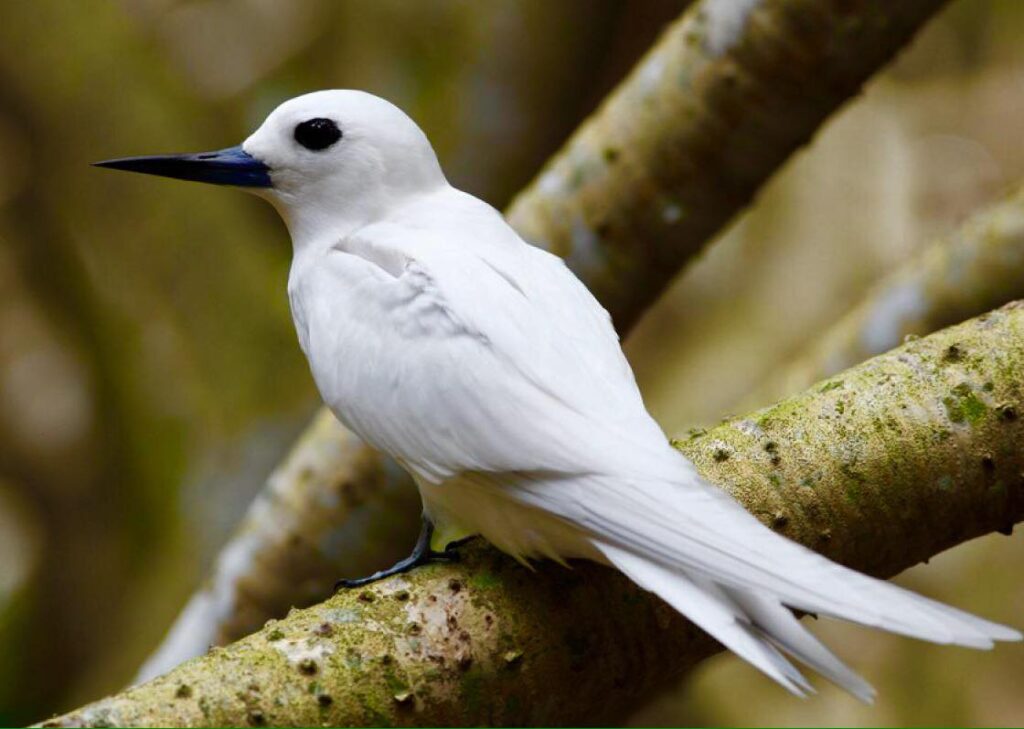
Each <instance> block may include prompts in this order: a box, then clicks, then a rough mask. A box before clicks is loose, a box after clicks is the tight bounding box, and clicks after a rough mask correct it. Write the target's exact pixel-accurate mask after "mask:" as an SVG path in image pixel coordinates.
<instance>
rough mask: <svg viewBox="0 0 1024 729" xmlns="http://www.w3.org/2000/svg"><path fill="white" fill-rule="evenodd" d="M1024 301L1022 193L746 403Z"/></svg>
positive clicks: (890, 279) (868, 302) (966, 229)
mask: <svg viewBox="0 0 1024 729" xmlns="http://www.w3.org/2000/svg"><path fill="white" fill-rule="evenodd" d="M1021 297H1024V186H1020V187H1018V188H1017V189H1015V190H1014V191H1013V192H1012V193H1010V194H1009V195H1007V196H1006V197H1004V198H1003V199H1002V200H1000V201H998V202H996V203H995V204H993V205H990V206H989V207H987V208H985V209H983V210H981V211H979V212H977V213H975V214H974V215H972V216H971V217H970V218H969V219H968V220H967V221H966V222H965V223H964V224H963V225H961V226H960V227H959V228H958V229H956V230H955V231H953V232H952V233H950V234H949V235H948V236H946V237H945V238H942V239H940V240H939V241H938V242H936V243H935V244H933V245H931V246H929V247H928V248H926V249H924V250H923V251H921V252H920V253H919V254H917V255H915V256H913V257H912V258H911V259H910V260H909V261H907V262H906V263H905V264H903V265H902V266H900V268H898V269H897V270H896V271H894V272H893V273H891V274H890V275H888V276H886V277H885V278H884V279H882V280H881V281H879V282H878V283H877V284H876V285H875V286H873V287H872V288H871V290H870V291H868V292H867V294H866V295H865V296H864V298H863V299H862V300H861V301H860V303H858V304H857V305H856V306H855V307H854V308H853V309H851V310H850V311H849V312H848V313H847V314H846V315H845V316H844V317H843V318H842V319H840V320H839V321H838V322H836V323H835V324H834V325H833V326H832V327H830V328H829V329H828V330H827V331H826V332H825V333H824V334H823V335H822V336H821V337H819V338H818V339H817V340H816V341H814V342H813V343H812V344H811V345H810V346H809V347H808V348H807V349H806V350H805V351H804V352H802V353H800V354H798V355H797V356H796V357H794V358H793V360H792V361H791V362H789V364H787V365H786V366H784V367H782V368H779V369H777V370H775V371H773V372H772V373H771V375H769V377H768V378H767V379H766V380H765V381H764V382H763V383H761V384H760V385H759V386H758V387H757V388H756V390H755V391H754V392H753V393H751V394H750V395H749V396H748V397H747V398H745V400H744V402H745V403H746V407H747V408H749V407H757V406H759V405H762V404H764V403H767V402H771V401H772V400H776V399H778V398H780V397H784V396H786V395H788V394H791V393H794V392H799V391H800V390H802V389H804V388H805V387H807V386H809V385H810V384H811V383H812V382H816V381H818V380H820V379H823V378H825V377H829V376H831V375H833V374H835V373H836V372H839V371H840V370H843V369H846V368H847V367H851V366H853V365H855V364H857V363H858V362H863V361H864V360H865V359H867V358H868V357H873V356H875V355H876V354H880V353H882V352H886V351H888V350H890V349H892V348H893V347H895V346H897V345H898V344H899V343H900V342H902V341H903V340H904V339H905V338H906V337H915V336H923V335H925V334H930V333H931V332H934V331H937V330H938V329H941V328H942V327H946V326H950V325H951V324H955V323H957V322H960V321H964V320H965V319H969V318H970V317H972V316H977V315H979V314H981V313H982V312H985V311H990V310H991V309H994V308H996V307H997V306H1001V305H1003V304H1005V303H1006V302H1008V301H1014V300H1016V299H1019V298H1021Z"/></svg>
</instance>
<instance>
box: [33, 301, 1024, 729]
mask: <svg viewBox="0 0 1024 729" xmlns="http://www.w3.org/2000/svg"><path fill="white" fill-rule="evenodd" d="M1021 372H1024V305H1020V304H1015V305H1009V306H1006V307H1004V308H1002V309H1000V310H997V311H995V312H992V313H991V314H988V315H985V316H982V317H980V318H978V319H975V320H972V321H969V322H966V323H964V324H962V325H959V326H956V327H952V328H950V329H947V330H944V331H942V332H940V333H938V334H934V335H932V336H930V337H928V338H925V339H920V340H917V341H913V342H910V343H908V344H906V345H904V346H903V347H900V348H899V349H897V350H894V351H893V352H891V353H889V354H886V355H883V356H880V357H877V358H875V359H873V360H870V361H868V362H866V363H864V364H862V365H860V366H858V367H856V368H854V369H851V370H849V371H847V372H845V373H843V374H842V375H839V376H837V377H835V378H833V379H830V380H827V381H825V382H823V383H820V384H818V385H817V386H815V387H813V388H811V389H810V390H808V391H806V392H804V393H803V394H801V395H797V396H796V397H793V398H791V399H789V400H785V401H783V402H781V403H778V404H777V405H774V406H772V407H768V408H765V409H763V410H759V411H757V412H754V413H752V414H750V415H747V416H744V417H740V418H735V419H733V420H730V421H727V422H725V423H723V424H721V425H719V426H718V427H716V428H713V429H711V430H709V431H707V432H705V433H700V434H695V435H693V436H691V437H690V438H688V439H686V440H683V441H677V442H676V443H675V445H676V446H677V447H678V448H679V449H680V450H681V451H682V452H683V453H685V454H686V455H687V456H688V457H689V458H690V459H691V460H693V461H694V463H696V465H697V467H698V469H699V470H700V471H701V473H702V474H703V475H704V476H705V477H706V478H708V479H709V480H711V481H713V482H714V483H716V484H718V485H719V486H721V487H722V488H725V489H727V490H728V491H729V492H730V493H731V494H733V496H735V497H736V498H737V499H739V500H740V501H741V502H742V503H743V504H744V505H745V506H746V507H747V508H748V509H749V510H750V511H751V512H753V513H754V514H756V515H757V516H758V518H760V519H761V520H762V521H763V522H765V523H766V524H768V525H769V526H771V527H772V528H774V529H776V530H778V531H779V532H781V533H783V534H785V535H786V536H788V537H790V538H792V539H795V540H797V541H799V542H801V543H803V544H805V545H807V546H809V547H811V548H813V549H816V550H818V551H820V552H822V553H824V554H826V555H828V556H829V557H831V558H832V559H834V560H837V561H839V562H842V563H843V564H846V565H849V566H851V567H854V568H856V569H860V570H863V571H866V572H869V573H871V574H874V575H877V576H880V577H888V576H891V575H893V574H896V573H897V572H899V571H901V570H903V569H905V568H907V567H909V566H911V565H913V564H916V563H918V562H920V561H922V560H926V559H928V558H929V557H930V556H932V555H935V554H937V553H938V552H941V551H943V550H945V549H947V548H949V547H951V546H953V545H955V544H958V543H960V542H962V541H964V540H967V539H971V538H973V537H976V536H979V535H982V534H986V533H989V532H992V531H1002V532H1007V533H1008V532H1009V531H1010V529H1011V528H1012V525H1013V524H1014V523H1016V522H1017V521H1019V520H1020V519H1022V518H1024V478H1022V475H1021V474H1022V473H1024V449H1021V448H1020V443H1021V439H1022V437H1024V420H1021V418H1020V413H1021V408H1022V407H1024V392H1022V389H1021V380H1020V373H1021ZM718 650H720V647H719V646H718V645H717V644H715V643H714V642H713V641H711V640H710V639H709V638H708V637H707V636H706V635H704V634H703V633H701V632H700V631H698V630H697V629H695V628H694V627H693V626H692V625H691V624H689V623H688V622H687V621H686V620H685V619H683V618H681V617H680V616H678V615H677V614H676V613H674V612H673V611H672V610H670V609H669V608H668V607H667V606H666V605H664V604H663V603H661V602H660V601H659V600H658V599H657V598H655V597H653V596H652V595H650V594H647V593H643V592H641V591H640V590H639V589H638V588H636V587H634V586H633V585H632V584H630V583H629V582H628V581H627V580H626V579H625V578H623V577H622V576H621V575H619V574H617V573H615V572H613V571H611V570H608V569H605V568H603V567H600V566H597V565H593V564H589V563H577V564H575V565H574V566H573V569H571V570H566V569H564V568H562V567H559V566H557V565H554V564H550V563H543V564H540V565H538V567H537V570H536V571H530V570H527V569H525V568H523V567H522V566H520V565H518V564H516V563H515V562H514V561H513V560H511V559H510V558H508V557H505V556H503V555H502V554H500V553H499V552H497V551H495V550H494V549H493V548H491V547H488V546H487V545H485V544H482V543H479V542H478V543H476V544H474V545H472V546H467V548H465V550H464V559H463V561H462V562H461V563H459V564H437V565H431V566H427V567H422V568H418V569H416V570H414V571H413V572H411V573H409V574H407V575H405V576H399V577H394V578H391V579H388V580H385V581H383V582H380V583H376V584H375V585H373V586H371V587H368V588H366V589H356V590H345V591H342V592H340V593H338V594H337V595H335V596H334V597H332V598H330V599H329V600H327V601H326V602H324V603H322V604H320V605H317V606H315V607H312V608H309V609H306V610H296V611H294V612H292V613H290V614H289V615H288V617H286V618H285V619H283V620H280V621H271V622H270V623H268V624H267V625H266V626H265V627H264V628H263V629H262V630H260V631H259V632H257V633H256V634H254V635H251V636H249V637H247V638H245V639H243V640H242V641H239V642H238V643H235V644H232V645H230V646H228V647H226V648H220V649H214V650H213V651H211V652H210V653H209V654H208V655H206V656H204V657H201V658H197V659H194V660H192V661H189V662H188V663H185V664H183V665H182V666H180V667H179V668H177V669H175V670H174V671H172V672H171V673H169V674H167V675H165V676H163V677H160V678H157V679H155V680H153V681H151V682H149V683H147V684H144V685H142V686H138V687H136V688H133V689H130V690H128V691H126V692H124V693H122V694H120V695H117V696H113V697H110V698H107V699H104V700H102V701H99V702H97V703H94V704H91V705H89V706H86V707H84V708H82V709H80V710H78V711H74V712H72V713H70V714H67V715H65V716H62V717H59V718H57V719H55V720H53V721H52V722H48V723H47V725H49V726H127V725H131V726H225V725H236V726H237V725H243V724H246V723H248V724H251V725H262V724H267V725H306V726H312V725H314V724H317V725H320V724H327V725H333V726H350V725H360V726H369V725H376V726H386V725H427V726H448V725H458V726H477V725H495V724H502V725H503V724H511V725H523V726H525V725H541V726H553V725H562V724H594V723H600V722H608V721H614V720H615V719H616V718H619V717H622V716H624V715H625V714H626V713H628V712H629V711H630V710H631V709H634V708H636V707H637V706H638V705H639V704H640V703H641V702H642V701H643V700H644V699H645V698H647V697H649V695H650V694H651V693H652V692H653V691H655V690H657V689H659V688H662V687H664V686H666V685H668V684H670V683H671V682H673V681H675V680H677V679H678V677H679V675H680V674H681V673H682V672H684V671H685V670H686V669H688V668H690V667H691V666H693V665H694V664H695V663H697V662H698V661H700V660H702V659H703V658H706V657H707V656H709V655H711V654H713V653H715V652H716V651H718ZM567 697H572V698H571V700H568V698H567Z"/></svg>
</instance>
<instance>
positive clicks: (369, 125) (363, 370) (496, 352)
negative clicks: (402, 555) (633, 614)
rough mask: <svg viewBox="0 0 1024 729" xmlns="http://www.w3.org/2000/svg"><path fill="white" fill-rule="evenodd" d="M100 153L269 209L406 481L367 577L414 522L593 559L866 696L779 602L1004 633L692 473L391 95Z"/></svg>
mask: <svg viewBox="0 0 1024 729" xmlns="http://www.w3.org/2000/svg"><path fill="white" fill-rule="evenodd" d="M100 164H101V165H102V166H107V167H113V168H117V169H126V170H131V171H136V172H145V173H149V174H157V175H163V176H168V177H177V178H181V179H188V180H197V181H202V182H213V183H218V184H226V185H234V186H238V187H243V188H246V189H248V190H250V191H253V192H255V193H256V194H258V195H260V196H262V197H264V198H266V199H267V200H269V201H270V202H271V203H272V204H273V205H274V207H275V208H276V209H277V210H278V212H279V213H280V214H281V216H282V217H283V218H284V221H285V223H286V224H287V226H288V230H289V232H290V234H291V238H292V243H293V248H294V257H293V261H292V266H291V271H290V274H289V277H288V297H289V300H290V303H291V308H292V314H293V317H294V320H295V328H296V330H297V332H298V338H299V342H300V344H301V346H302V350H303V351H304V352H305V354H306V357H307V358H308V359H309V364H310V369H311V370H312V373H313V377H314V379H315V380H316V384H317V387H318V388H319V390H320V394H321V395H322V397H323V399H324V401H325V402H326V403H327V405H328V406H329V407H330V408H331V410H332V411H333V412H334V414H335V415H336V416H337V417H338V418H339V419H340V420H341V421H342V422H343V423H344V424H345V425H347V426H348V427H349V428H351V429H352V430H353V431H354V432H355V433H357V434H358V435H359V436H360V437H362V438H363V439H364V440H365V441H366V442H368V443H370V444H371V445H373V446H374V447H376V448H378V449H380V450H381V451H384V452H385V453H388V454H390V455H391V456H393V457H394V458H395V459H396V460H397V461H398V462H399V463H400V464H401V465H402V466H403V467H405V468H406V469H408V471H409V472H410V473H411V474H412V476H413V478H414V479H415V481H416V484H417V486H418V487H419V491H420V495H421V496H422V499H423V515H424V518H423V525H424V529H423V532H422V534H421V536H420V540H419V542H418V543H417V548H416V550H415V552H414V554H413V555H412V556H411V557H410V558H408V559H406V560H403V561H402V562H400V563H399V564H398V565H395V567H394V568H392V569H390V570H385V571H384V572H381V573H378V574H376V575H373V576H372V577H371V578H368V579H377V578H380V577H382V576H385V575H388V574H394V573H395V572H399V571H402V570H405V569H408V568H410V567H412V566H414V565H416V564H419V563H421V562H423V561H425V560H427V559H430V558H432V557H434V556H436V555H437V554H438V553H437V552H434V551H433V549H432V547H431V543H432V542H431V536H432V535H433V544H434V545H435V546H438V547H439V548H443V547H445V546H446V545H447V544H448V543H450V542H452V541H453V540H455V539H458V538H461V537H464V536H467V535H475V534H479V535H482V536H483V537H485V538H486V539H487V540H488V541H490V542H491V543H492V544H494V545H495V546H496V547H498V548H499V549H501V550H502V551H504V552H507V553H508V554H510V555H512V556H514V557H516V558H517V559H519V560H528V559H532V558H544V557H548V558H551V559H554V560H558V561H560V562H564V560H566V559H568V558H584V559H590V560H595V561H597V562H601V563H604V564H609V565H613V566H614V567H616V568H618V569H619V570H621V571H622V572H624V573H625V574H626V575H627V576H628V577H629V578H631V579H632V580H633V581H634V582H636V583H637V584H638V585H640V586H641V587H643V588H644V589H646V590H649V591H651V592H654V593H656V594H657V595H658V596H660V597H661V598H662V599H663V600H665V601H666V602H667V603H669V604H670V605H671V606H672V607H674V608H675V609H676V610H678V611H679V612H681V613H682V614H683V615H685V616H686V617H688V618H689V619H690V620H692V621H693V622H694V623H696V624H697V625H698V626H700V627H701V628H703V629H704V630H705V631H707V632H708V633H710V634H711V635H712V636H714V637H715V638H717V639H718V640H719V641H720V642H721V643H722V644H723V645H725V646H727V647H728V648H730V649H731V650H733V651H734V652H735V653H737V654H739V655H740V656H742V657H743V658H744V659H746V660H747V661H749V662H750V663H752V664H753V665H754V666H756V667H757V668H759V669H760V670H762V671H764V673H766V674H767V675H769V676H770V677H772V678H773V679H775V680H776V681H778V682H779V683H780V684H782V685H783V686H785V687H786V688H787V689H789V690H790V691H792V692H793V693H795V694H798V695H803V694H805V693H807V692H810V691H811V690H812V689H811V687H810V685H809V684H808V682H807V681H806V679H805V678H804V677H803V676H802V675H801V674H800V672H799V671H797V669H796V668H795V667H794V666H793V665H792V664H791V663H790V662H789V661H788V660H787V659H786V658H785V657H784V655H783V654H784V653H786V654H789V655H790V656H792V657H794V658H796V659H798V660H799V661H802V662H803V663H805V664H806V665H807V666H809V667H811V668H813V669H814V670H816V671H818V672H819V673H821V674H822V675H824V676H826V677H827V678H829V679H831V680H832V681H833V682H835V683H836V684H838V685H839V686H841V687H843V688H845V689H846V690H848V691H850V692H851V693H853V694H854V695H856V696H858V697H859V698H861V699H863V700H865V701H870V700H872V698H873V695H874V691H873V689H872V688H871V687H870V686H869V685H868V684H867V683H866V682H865V681H864V680H863V679H862V678H860V677H859V676H858V675H857V674H855V673H854V672H853V671H851V670H850V669H849V668H848V667H846V666H845V665H844V664H843V663H841V662H840V661H839V660H838V659H837V658H836V657H835V656H834V655H833V654H832V653H831V652H830V651H829V650H828V649H827V648H826V647H825V646H824V645H823V644H822V643H820V642H819V641H818V640H817V639H816V638H815V637H814V636H813V635H812V634H811V633H810V632H809V631H808V630H807V629H806V628H805V627H804V626H803V625H802V624H801V623H800V622H799V621H798V619H797V618H796V617H795V616H794V614H793V613H792V612H791V611H790V608H792V609H796V610H802V611H807V612H812V613H816V614H819V615H827V616H831V617H835V618H842V619H845V620H850V621H853V622H856V623H861V624H864V625H869V626H872V627H876V628H882V629H885V630H889V631H892V632H894V633H901V634H904V635H908V636H913V637H915V638H922V639H925V640H930V641H934V642H936V643H952V644H958V645H964V646H971V647H974V648H989V647H991V645H992V642H993V641H994V640H1019V639H1020V637H1021V636H1020V634H1019V633H1018V632H1017V631H1015V630H1012V629H1010V628H1006V627H1003V626H1001V625H997V624H995V623H991V622H988V621H986V620H982V619H980V618H977V617H974V616H972V615H970V614H968V613H965V612H962V611H960V610H957V609H955V608H952V607H948V606H946V605H943V604H941V603H939V602H936V601H933V600H930V599H928V598H925V597H921V596H919V595H916V594H914V593H912V592H909V591H907V590H904V589H902V588H900V587H897V586H895V585H892V584H890V583H887V582H883V581H881V580H876V579H873V578H871V577H867V576H865V575H862V574H860V573H858V572H855V571H853V570H850V569H847V568H845V567H842V566H840V565H838V564H836V563H834V562H831V561H829V560H828V559H826V558H824V557H822V556H820V555H818V554H816V553H814V552H812V551H811V550H809V549H806V548H804V547H802V546H800V545H798V544H796V543H795V542H793V541H790V540H789V539H786V538H785V537H783V536H780V535H779V534H777V533H775V532H773V531H772V530H771V529H769V528H767V527H766V526H764V525H762V524H761V523H760V522H759V521H758V520H757V519H756V518H754V517H753V516H752V515H751V514H749V513H748V512H747V511H745V510H744V509H743V508H742V507H741V506H740V505H739V503H737V502H736V501H735V500H733V498H732V497H731V496H729V495H728V494H726V493H725V492H723V491H722V490H720V489H718V488H716V487H714V486H712V485H710V484H708V483H707V482H705V481H704V480H703V479H702V478H701V477H700V476H699V475H698V474H697V472H696V470H695V469H694V467H693V465H692V464H691V463H690V462H689V461H688V460H687V459H686V458H685V457H684V456H683V455H682V454H680V453H679V452H678V451H677V450H675V449H674V448H673V447H671V445H670V444H669V441H668V439H667V438H666V437H665V435H664V433H662V431H661V429H660V428H659V427H658V425H657V424H656V423H655V422H654V420H653V419H652V418H651V416H650V415H649V414H648V413H647V410H646V408H645V407H644V403H643V400H642V399H641V396H640V392H639V390H638V389H637V385H636V382H635V381H634V378H633V373H632V371H631V369H630V366H629V364H628V363H627V361H626V358H625V356H624V355H623V353H622V349H621V347H620V345H619V340H618V337H617V336H616V333H615V331H614V329H613V327H612V324H611V320H610V318H609V316H608V314H607V312H605V310H604V309H603V308H602V307H601V306H600V304H598V302H597V301H596V300H595V299H594V297H593V296H592V295H591V294H590V292H589V291H588V290H587V289H586V287H585V286H584V285H583V284H582V283H580V281H579V280H578V279H577V278H576V277H575V276H574V275H573V274H572V273H571V272H570V271H569V269H568V268H567V267H566V266H565V265H564V264H563V262H562V260H561V259H559V258H557V257H556V256H553V255H551V254H550V253H547V252H545V251H543V250H541V249H539V248H537V247H534V246H531V245H529V244H527V243H526V242H524V241H523V240H522V239H521V238H520V237H519V236H518V235H517V234H516V232H515V231H514V230H513V229H512V228H511V227H510V226H509V225H508V224H507V223H506V222H505V220H504V219H503V218H502V216H501V215H500V214H499V213H498V212H497V211H496V210H495V209H494V208H492V207H491V206H490V205H488V204H486V203H484V202H482V201H481V200H479V199H477V198H475V197H473V196H472V195H469V194H467V193H465V192H461V191H459V190H457V189H455V188H453V187H452V186H451V185H449V184H448V182H447V180H446V179H445V176H444V174H443V173H442V171H441V167H440V165H439V164H438V161H437V157H436V156H435V154H434V150H433V148H432V147H431V145H430V142H429V141H428V140H427V137H426V136H425V135H424V134H423V132H422V131H421V130H420V129H419V127H418V126H417V125H416V124H415V123H414V122H413V121H412V120H411V119H410V118H409V117H408V116H406V115H405V114H404V113H403V112H402V111H401V110H400V109H398V108H397V107H395V106H394V105H392V104H390V103H388V102H387V101H384V100H382V99H379V98H377V97H375V96H372V95H370V94H367V93H363V92H360V91H320V92H316V93H311V94H307V95H305V96H300V97H298V98H295V99H292V100H290V101H288V102H286V103H284V104H282V105H281V106H279V107H278V108H277V109H276V110H274V111H273V113H271V114H270V116H269V117H268V118H267V119H266V121H265V122H264V123H263V124H262V126H260V128H259V129H257V130H256V132H255V133H253V134H252V135H251V136H250V137H249V138H248V139H246V140H245V142H244V143H243V144H242V145H241V146H240V147H233V148H230V149H226V150H221V151H219V152H210V153H206V154H195V155H162V156H157V157H134V158H128V159H120V160H111V161H109V162H103V163H100ZM435 528H436V532H434V531H433V530H434V529H435ZM361 582H363V581H358V580H356V581H351V582H350V583H349V584H359V583H361Z"/></svg>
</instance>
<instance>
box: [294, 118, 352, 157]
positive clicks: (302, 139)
mask: <svg viewBox="0 0 1024 729" xmlns="http://www.w3.org/2000/svg"><path fill="white" fill-rule="evenodd" d="M339 139H341V130H340V129H338V125H337V124H335V123H334V122H333V121H332V120H330V119H320V118H317V119H309V120H308V121H304V122H302V123H301V124H299V125H298V126H297V127H295V141H296V142H298V143H299V144H301V145H302V146H303V147H305V148H306V149H311V150H313V151H315V152H316V151H319V150H321V149H327V148H328V147H330V146H331V145H332V144H334V143H335V142H337V141H338V140H339Z"/></svg>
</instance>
